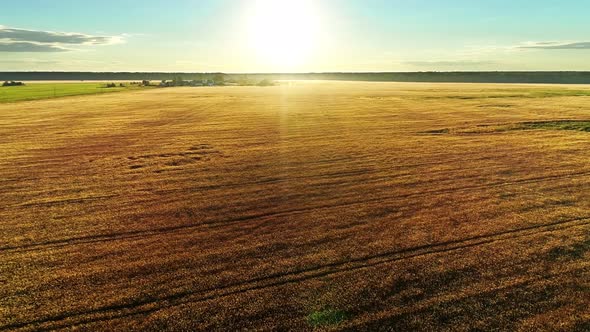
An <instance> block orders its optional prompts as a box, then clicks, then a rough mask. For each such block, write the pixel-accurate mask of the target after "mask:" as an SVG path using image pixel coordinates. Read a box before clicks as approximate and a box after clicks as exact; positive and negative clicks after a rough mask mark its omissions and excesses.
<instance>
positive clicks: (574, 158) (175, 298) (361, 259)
mask: <svg viewBox="0 0 590 332" xmlns="http://www.w3.org/2000/svg"><path fill="white" fill-rule="evenodd" d="M589 149H590V87H584V86H577V87H567V86H557V85H556V86H548V85H538V86H535V85H491V84H489V85H479V84H401V83H360V82H359V83H349V82H291V83H283V84H281V85H280V86H274V87H265V88H261V87H211V88H209V87H207V88H163V89H152V90H146V91H132V92H121V93H115V94H105V95H92V96H78V97H67V98H58V99H52V100H38V101H27V102H17V103H9V104H2V105H0V151H1V154H0V202H1V205H0V330H18V331H32V330H45V329H69V328H77V329H82V330H89V331H102V330H108V331H117V330H118V331H120V330H143V331H145V330H148V331H150V330H184V331H193V330H199V331H214V330H242V329H248V330H265V331H266V330H312V329H317V330H343V331H359V330H361V331H363V330H366V331H378V330H383V331H387V330H390V331H439V330H455V331H467V330H509V331H536V330H546V331H557V330H563V331H566V330H567V331H587V330H589V329H590V191H589V190H588V189H589V188H590V150H589Z"/></svg>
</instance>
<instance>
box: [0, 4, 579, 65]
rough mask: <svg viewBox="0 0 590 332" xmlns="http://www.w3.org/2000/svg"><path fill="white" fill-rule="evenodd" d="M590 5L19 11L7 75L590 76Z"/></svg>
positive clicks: (4, 24) (5, 56)
mask: <svg viewBox="0 0 590 332" xmlns="http://www.w3.org/2000/svg"><path fill="white" fill-rule="evenodd" d="M589 12H590V2H589V1H587V0H560V1H557V0H555V1H553V0H494V1H491V0H477V1H474V0H445V1H440V0H166V1H164V0H141V1H137V0H100V1H91V0H89V1H79V0H18V1H3V0H2V5H1V7H0V71H165V72H169V71H181V72H227V73H248V72H250V73H252V72H374V71H379V72H383V71H478V70H486V71H487V70H493V71H495V70H590V20H588V15H587V14H588V13H589Z"/></svg>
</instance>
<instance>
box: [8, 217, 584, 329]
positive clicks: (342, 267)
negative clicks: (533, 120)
mask: <svg viewBox="0 0 590 332" xmlns="http://www.w3.org/2000/svg"><path fill="white" fill-rule="evenodd" d="M588 225H590V217H581V218H572V219H568V220H561V221H555V222H553V223H550V224H544V225H536V226H530V227H524V228H520V229H514V230H508V231H504V232H499V233H495V234H488V235H481V236H475V237H471V238H468V239H463V240H455V241H446V242H441V243H438V244H433V245H423V246H418V247H413V248H407V249H402V250H397V251H391V252H384V253H380V254H376V255H371V256H365V257H360V258H356V259H352V260H347V261H342V262H334V263H330V264H325V265H322V266H319V267H311V268H308V269H303V270H297V271H291V272H285V273H277V274H273V275H269V276H265V277H259V278H254V279H250V280H246V281H243V282H238V283H234V284H230V285H226V286H221V287H216V288H211V289H205V290H199V291H192V290H187V291H183V292H178V293H175V294H170V295H167V296H163V297H160V298H156V299H146V300H142V301H136V302H131V303H122V304H114V305H110V306H105V307H101V308H97V309H94V310H89V311H81V312H74V313H64V314H61V315H57V316H53V317H48V318H44V319H39V320H33V321H28V322H21V323H13V324H9V325H5V326H0V331H1V330H8V329H21V328H27V327H29V328H38V326H36V325H40V324H53V323H56V324H54V325H53V326H51V327H47V329H56V328H66V327H72V326H76V325H82V324H88V323H92V322H98V321H104V320H110V319H114V318H122V317H126V316H132V315H138V314H148V313H151V312H155V311H158V310H162V309H165V308H170V307H175V306H178V305H182V304H186V303H197V302H206V301H210V300H215V299H219V298H223V297H227V296H232V295H238V294H243V293H246V292H250V291H256V290H262V289H267V288H272V287H279V286H284V285H288V284H293V283H299V282H303V281H306V280H310V279H316V278H322V277H327V276H331V275H335V274H340V273H346V272H352V271H357V270H363V269H367V268H371V267H375V266H379V265H381V264H386V263H391V262H396V261H403V260H408V259H412V258H418V257H424V256H428V255H436V254H444V253H448V252H452V251H456V250H461V249H467V248H472V247H477V246H482V245H489V244H492V243H495V242H501V241H509V240H515V239H519V238H523V237H529V236H535V235H539V234H543V233H548V232H553V231H558V230H565V229H569V228H574V227H584V226H588ZM197 295H202V296H200V297H198V298H192V297H194V296H197ZM154 305H155V306H156V307H153V306H154ZM150 306H152V307H150ZM146 307H147V308H146ZM88 315H96V316H98V317H90V318H88V317H85V316H88ZM67 320H74V321H73V322H64V321H67ZM60 322H61V323H60Z"/></svg>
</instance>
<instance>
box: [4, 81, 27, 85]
mask: <svg viewBox="0 0 590 332" xmlns="http://www.w3.org/2000/svg"><path fill="white" fill-rule="evenodd" d="M23 85H25V83H23V82H15V81H5V82H4V83H2V86H23Z"/></svg>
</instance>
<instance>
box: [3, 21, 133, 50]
mask: <svg viewBox="0 0 590 332" xmlns="http://www.w3.org/2000/svg"><path fill="white" fill-rule="evenodd" d="M123 41H124V35H121V36H94V35H88V34H83V33H72V32H55V31H40V30H27V29H18V28H10V27H4V26H0V52H65V51H70V50H71V49H70V48H69V47H68V46H88V45H112V44H117V43H121V42H123Z"/></svg>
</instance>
